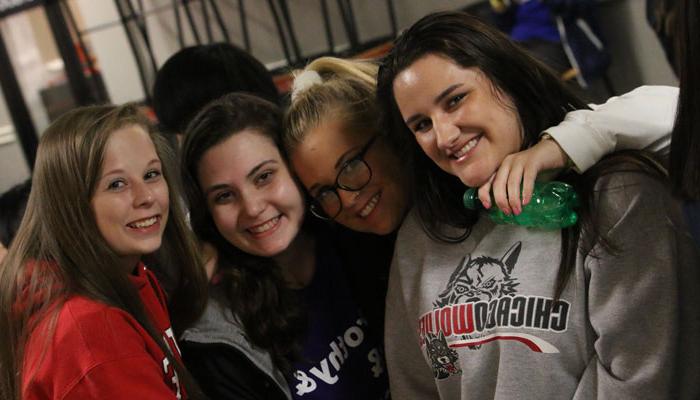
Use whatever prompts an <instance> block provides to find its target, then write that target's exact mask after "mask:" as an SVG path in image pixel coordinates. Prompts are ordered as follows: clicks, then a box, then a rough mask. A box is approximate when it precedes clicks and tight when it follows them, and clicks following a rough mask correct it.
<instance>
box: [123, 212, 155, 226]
mask: <svg viewBox="0 0 700 400" xmlns="http://www.w3.org/2000/svg"><path fill="white" fill-rule="evenodd" d="M156 222H158V216H157V215H156V216H153V217H150V218H146V219H142V220H140V221H135V222H131V223H129V224H127V226H128V227H129V228H136V229H144V228H148V227H150V226H153V225H154V224H155V223H156Z"/></svg>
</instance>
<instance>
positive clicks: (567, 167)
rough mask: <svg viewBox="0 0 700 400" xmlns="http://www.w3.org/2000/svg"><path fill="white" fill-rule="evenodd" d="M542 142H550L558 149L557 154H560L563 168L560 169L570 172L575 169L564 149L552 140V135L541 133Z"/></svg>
mask: <svg viewBox="0 0 700 400" xmlns="http://www.w3.org/2000/svg"><path fill="white" fill-rule="evenodd" d="M544 141H551V142H552V143H554V144H555V145H556V146H557V148H558V149H559V152H560V153H561V157H562V161H563V167H562V168H563V169H565V170H570V169H573V168H575V167H576V165H574V162H573V161H572V160H571V158H570V157H569V155H568V154H566V152H565V151H564V149H563V148H562V147H561V145H559V143H558V142H557V140H556V139H554V137H552V135H550V134H549V133H547V132H543V133H542V134H541V135H540V142H544Z"/></svg>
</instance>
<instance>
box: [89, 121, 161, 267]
mask: <svg viewBox="0 0 700 400" xmlns="http://www.w3.org/2000/svg"><path fill="white" fill-rule="evenodd" d="M169 204H170V203H169V198H168V184H167V182H166V181H165V178H164V177H163V173H162V167H161V162H160V159H159V158H158V154H157V153H156V149H155V146H154V145H153V142H152V141H151V138H150V137H149V135H148V133H147V132H146V131H145V130H144V129H143V128H141V127H140V126H137V125H132V126H128V127H124V128H121V129H118V130H116V131H114V132H113V133H112V134H111V135H110V137H109V140H108V141H107V145H106V147H105V153H104V160H103V162H102V171H101V173H100V178H99V181H98V182H97V186H96V188H95V190H94V194H93V196H92V199H91V201H90V206H91V208H92V212H93V214H94V216H95V221H96V224H97V228H98V230H99V231H100V233H101V234H102V237H103V238H104V240H105V241H106V242H107V245H109V247H110V248H111V249H112V250H113V251H114V252H115V253H117V255H119V256H120V257H122V258H123V259H124V262H125V265H126V267H127V268H130V269H133V267H134V266H135V265H136V263H137V262H138V260H139V259H140V258H141V256H142V255H144V254H148V253H152V252H154V251H156V250H158V248H160V245H161V239H162V236H163V231H164V230H165V224H166V223H167V221H168V211H169Z"/></svg>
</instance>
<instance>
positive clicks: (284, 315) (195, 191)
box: [181, 93, 309, 373]
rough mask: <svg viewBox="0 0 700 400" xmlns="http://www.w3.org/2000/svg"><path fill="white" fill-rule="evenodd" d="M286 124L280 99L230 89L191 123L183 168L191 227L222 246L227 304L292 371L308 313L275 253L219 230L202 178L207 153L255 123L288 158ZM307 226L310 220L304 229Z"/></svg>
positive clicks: (220, 267) (255, 339) (258, 343)
mask: <svg viewBox="0 0 700 400" xmlns="http://www.w3.org/2000/svg"><path fill="white" fill-rule="evenodd" d="M281 124H282V114H281V111H280V109H279V107H278V106H277V105H275V104H273V103H271V102H269V101H267V100H263V99H262V98H258V97H256V96H253V95H248V94H245V93H231V94H228V95H226V96H224V97H222V98H220V99H218V100H215V101H213V102H211V103H209V105H207V106H205V107H204V108H203V109H202V110H201V111H200V112H199V113H198V114H197V115H196V116H195V117H194V119H193V120H192V122H191V123H190V125H189V127H188V128H187V131H186V133H185V141H184V143H183V146H182V155H181V168H182V174H183V178H184V179H183V180H184V183H185V194H186V196H187V201H188V204H189V206H190V217H191V221H192V229H193V230H194V232H195V234H196V235H197V237H198V238H199V239H200V240H202V241H204V242H207V243H210V244H212V245H213V246H214V247H215V248H216V250H217V253H218V261H217V267H218V270H219V272H220V274H221V277H222V280H221V283H220V287H222V288H223V290H224V293H225V296H226V299H225V300H226V302H227V306H228V307H229V308H230V310H231V311H232V312H233V314H234V315H236V317H237V318H238V319H239V320H240V321H241V324H242V325H243V329H244V331H245V333H246V336H247V337H248V339H249V340H250V342H251V343H253V344H254V345H256V346H258V347H260V348H262V349H265V350H266V351H268V352H269V353H270V355H271V357H272V359H273V361H274V362H275V365H276V366H277V367H278V368H279V369H280V370H281V371H282V372H285V373H288V372H289V371H290V363H289V360H290V359H294V358H295V357H296V356H297V353H298V347H299V339H300V337H301V334H302V331H303V329H304V328H305V323H306V320H305V314H304V313H303V312H302V310H301V306H300V304H299V302H298V299H297V298H296V296H295V294H294V293H293V292H292V291H291V289H289V288H287V285H286V284H285V282H284V279H283V277H282V273H281V270H280V267H279V266H278V265H277V263H275V261H274V260H273V259H271V258H267V257H259V256H254V255H252V254H248V253H245V252H244V251H242V250H241V249H239V248H237V247H235V246H233V245H232V244H231V243H229V242H228V240H226V238H224V237H223V235H222V234H221V233H220V232H219V230H218V229H217V227H216V224H215V223H214V219H213V218H212V215H211V213H210V212H209V207H208V206H207V201H206V197H205V195H204V192H203V190H202V187H201V186H200V184H199V180H198V178H197V177H198V176H199V175H198V171H199V163H200V161H201V159H202V157H204V154H205V153H206V152H207V151H208V150H209V149H211V148H212V147H214V146H217V145H219V144H220V143H221V142H223V141H225V140H226V139H228V138H230V137H231V136H233V135H235V134H237V133H240V132H241V131H243V130H245V129H255V130H256V132H259V133H260V134H261V135H264V136H265V137H267V138H269V139H270V140H272V141H273V142H274V144H275V145H276V146H277V148H278V149H279V150H280V153H281V154H282V157H283V158H284V152H283V151H282V149H281V147H282V146H281V137H280V132H281V130H282V126H281ZM230 156H231V157H237V155H236V154H231V155H230ZM307 220H308V219H307ZM308 228H309V223H308V222H306V223H305V226H304V227H302V229H308Z"/></svg>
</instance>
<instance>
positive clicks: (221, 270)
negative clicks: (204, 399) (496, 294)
mask: <svg viewBox="0 0 700 400" xmlns="http://www.w3.org/2000/svg"><path fill="white" fill-rule="evenodd" d="M280 131H281V112H280V110H279V108H278V107H277V106H276V105H274V104H272V103H270V102H268V101H265V100H262V99H260V98H257V97H254V96H251V95H246V94H237V93H234V94H229V95H226V96H224V97H223V98H221V99H219V100H216V101H214V102H213V103H210V104H209V105H207V106H206V107H205V108H204V109H203V110H202V111H201V112H200V113H199V114H198V115H197V116H196V117H195V118H194V120H193V121H192V123H191V124H190V126H189V127H188V129H187V133H186V135H185V140H184V144H183V149H182V170H183V173H184V174H185V178H186V182H187V185H186V189H187V190H186V193H187V199H188V201H189V204H190V210H191V221H192V227H193V229H194V231H195V233H196V234H197V236H198V237H199V239H200V240H202V241H205V242H207V243H210V244H211V245H213V246H214V248H215V249H216V253H217V255H218V258H217V263H216V270H215V271H214V273H213V278H212V280H211V285H210V299H209V304H208V306H207V309H206V311H205V313H204V316H203V317H202V318H201V319H200V320H199V321H198V322H197V323H196V324H195V325H194V326H193V327H192V328H191V329H188V330H187V331H186V332H185V334H184V335H183V336H182V340H183V343H182V345H183V354H184V358H185V361H186V364H187V365H188V367H189V368H190V369H191V370H192V371H193V373H194V374H195V376H196V377H197V378H198V380H199V382H200V384H201V385H202V387H203V389H204V390H205V391H206V392H207V394H208V395H209V396H211V397H212V398H217V399H272V398H282V399H283V398H303V399H307V398H311V399H355V398H363V399H365V398H366V399H383V398H385V396H386V392H387V380H386V373H385V371H384V369H383V361H382V358H383V356H382V354H381V352H380V351H381V336H380V335H377V332H376V331H374V330H372V329H371V328H372V327H371V326H368V322H367V320H366V319H365V318H363V316H362V315H361V314H360V312H359V308H358V305H357V301H356V297H355V296H356V295H357V294H359V293H358V292H355V293H353V292H352V291H351V290H350V289H351V287H350V285H349V284H348V279H347V277H346V275H345V274H346V272H351V273H354V271H353V265H347V264H346V263H344V265H342V264H341V259H340V258H339V257H338V255H337V254H336V253H335V250H334V246H333V245H332V243H333V242H332V239H331V238H329V237H328V232H327V231H326V230H325V229H323V227H321V226H314V224H313V223H312V222H313V220H311V221H306V218H305V216H306V214H305V201H304V197H303V195H302V193H301V191H300V189H299V187H298V186H297V183H296V182H295V180H294V178H293V177H292V176H291V174H290V172H289V170H288V168H287V161H286V159H285V157H284V155H283V154H282V152H281V151H280V146H279V145H280ZM344 268H345V269H346V270H344ZM377 306H379V307H381V304H377Z"/></svg>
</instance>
